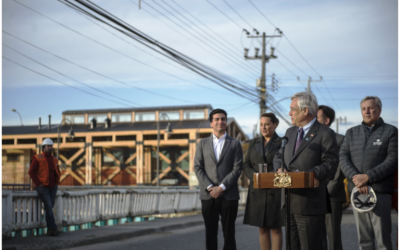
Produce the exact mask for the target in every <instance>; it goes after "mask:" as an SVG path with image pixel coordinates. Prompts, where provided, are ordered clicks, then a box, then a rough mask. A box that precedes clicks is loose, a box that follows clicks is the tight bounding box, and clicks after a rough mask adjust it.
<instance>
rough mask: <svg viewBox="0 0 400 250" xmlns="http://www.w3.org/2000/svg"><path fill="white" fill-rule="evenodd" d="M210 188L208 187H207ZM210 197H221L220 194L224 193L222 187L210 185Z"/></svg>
mask: <svg viewBox="0 0 400 250" xmlns="http://www.w3.org/2000/svg"><path fill="white" fill-rule="evenodd" d="M209 190H210V189H209ZM210 195H211V197H213V198H218V197H221V196H222V195H224V190H223V189H222V187H220V186H218V187H212V190H211V192H210Z"/></svg>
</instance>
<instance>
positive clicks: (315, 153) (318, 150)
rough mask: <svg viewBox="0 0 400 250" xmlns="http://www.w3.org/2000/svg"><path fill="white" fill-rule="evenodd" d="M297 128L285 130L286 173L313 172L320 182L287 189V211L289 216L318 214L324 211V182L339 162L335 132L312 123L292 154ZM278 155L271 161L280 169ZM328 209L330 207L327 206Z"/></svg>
mask: <svg viewBox="0 0 400 250" xmlns="http://www.w3.org/2000/svg"><path fill="white" fill-rule="evenodd" d="M297 130H298V127H295V126H294V127H291V128H289V129H288V130H287V131H286V134H285V135H286V136H287V137H288V139H289V140H288V143H287V145H286V149H285V153H284V156H283V159H284V161H285V163H286V166H287V167H288V169H289V171H290V172H294V171H300V172H314V177H315V178H317V179H318V180H319V181H320V185H319V187H317V188H295V189H290V211H291V213H293V214H301V215H321V214H326V213H327V212H328V203H329V204H330V202H329V200H328V197H327V189H326V179H327V178H328V177H329V176H331V175H333V174H334V173H335V172H336V169H337V167H338V162H339V149H338V145H337V142H336V138H335V132H334V131H333V130H332V129H330V128H328V127H327V126H325V125H322V124H320V123H319V122H318V121H315V122H314V124H313V125H312V126H311V128H310V130H309V131H308V133H307V134H306V135H305V136H304V138H303V140H302V142H301V143H300V146H299V148H298V149H297V151H296V153H294V149H295V146H296V140H297ZM281 159H282V153H281V152H278V153H277V154H276V155H275V158H274V168H275V169H278V168H280V167H281V163H282V161H281ZM329 207H330V206H329Z"/></svg>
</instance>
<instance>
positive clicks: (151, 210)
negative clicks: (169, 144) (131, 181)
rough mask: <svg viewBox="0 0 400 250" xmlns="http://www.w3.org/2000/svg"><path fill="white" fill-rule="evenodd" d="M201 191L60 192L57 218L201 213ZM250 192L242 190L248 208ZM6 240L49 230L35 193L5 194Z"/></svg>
mask: <svg viewBox="0 0 400 250" xmlns="http://www.w3.org/2000/svg"><path fill="white" fill-rule="evenodd" d="M199 197H200V190H198V189H187V190H183V189H138V190H135V189H91V190H85V191H58V192H57V195H56V204H55V206H54V209H53V211H54V216H55V219H56V224H57V226H58V227H59V228H60V229H61V228H62V227H64V226H72V225H82V224H84V223H89V222H92V223H93V222H97V221H103V220H108V219H119V218H125V217H135V216H144V215H154V214H167V213H179V212H188V211H198V210H200V209H201V202H200V199H199ZM246 199H247V189H240V200H239V205H244V204H245V203H246ZM2 205H3V212H2V219H3V224H2V229H3V231H2V232H3V237H11V233H12V232H13V231H20V230H27V229H36V228H43V227H46V221H45V216H44V215H45V214H44V208H43V205H42V202H41V201H40V199H39V197H38V195H37V192H35V191H11V190H3V192H2Z"/></svg>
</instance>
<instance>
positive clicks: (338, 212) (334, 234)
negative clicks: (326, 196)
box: [322, 201, 343, 250]
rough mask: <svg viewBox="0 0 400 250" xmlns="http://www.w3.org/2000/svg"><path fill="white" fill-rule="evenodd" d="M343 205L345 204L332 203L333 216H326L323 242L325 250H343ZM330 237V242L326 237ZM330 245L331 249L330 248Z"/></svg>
mask: <svg viewBox="0 0 400 250" xmlns="http://www.w3.org/2000/svg"><path fill="white" fill-rule="evenodd" d="M342 204H343V202H335V201H331V207H332V214H326V216H325V228H326V230H325V231H324V232H323V236H322V240H323V243H324V248H323V249H324V250H327V249H329V250H342V249H343V246H342V231H341V230H340V225H341V223H342ZM327 235H328V242H329V243H327V241H326V236H327ZM328 245H329V248H328Z"/></svg>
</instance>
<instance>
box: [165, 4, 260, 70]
mask: <svg viewBox="0 0 400 250" xmlns="http://www.w3.org/2000/svg"><path fill="white" fill-rule="evenodd" d="M162 2H163V3H164V4H165V5H167V6H168V7H170V8H171V9H172V10H174V11H175V12H176V13H178V14H179V15H180V16H182V17H183V18H185V19H186V20H188V21H189V22H190V23H191V24H193V25H196V24H195V23H194V22H192V21H191V20H190V19H189V18H187V17H185V16H184V15H182V13H180V12H179V11H178V10H176V9H175V8H174V7H172V6H171V5H170V4H168V3H167V2H166V1H164V0H162ZM175 4H176V3H175ZM178 6H179V7H180V8H181V9H183V7H181V6H180V5H178ZM183 10H184V9H183ZM186 12H187V11H186ZM189 14H190V13H189ZM191 16H192V17H193V15H191ZM196 20H197V19H196ZM180 21H181V20H180ZM181 22H183V21H181ZM184 24H186V23H184ZM186 25H187V26H189V25H188V24H186ZM189 27H190V26H189ZM196 28H198V29H199V30H201V31H202V32H203V33H204V34H206V35H207V36H208V37H209V38H211V39H212V40H214V41H215V42H217V43H219V44H220V45H221V46H223V47H220V46H219V45H217V44H215V43H214V42H212V43H213V44H214V45H215V46H218V48H220V49H221V50H223V51H225V52H226V53H222V52H220V51H218V53H220V54H222V55H223V56H229V57H231V58H232V59H234V60H235V58H234V56H233V55H236V53H235V52H234V51H233V50H232V49H229V48H228V47H225V46H224V44H222V43H221V42H220V41H218V40H217V39H216V38H215V37H214V36H212V35H210V34H209V33H208V32H207V31H205V30H204V29H202V28H201V27H200V26H196ZM210 42H211V40H210ZM228 50H229V51H231V52H233V53H232V54H231V53H229V51H228ZM237 62H239V63H240V65H243V66H245V67H246V68H248V69H250V70H252V71H253V72H255V71H254V70H255V69H254V68H252V67H250V66H249V65H248V64H245V63H243V62H242V61H241V60H240V61H237Z"/></svg>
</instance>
